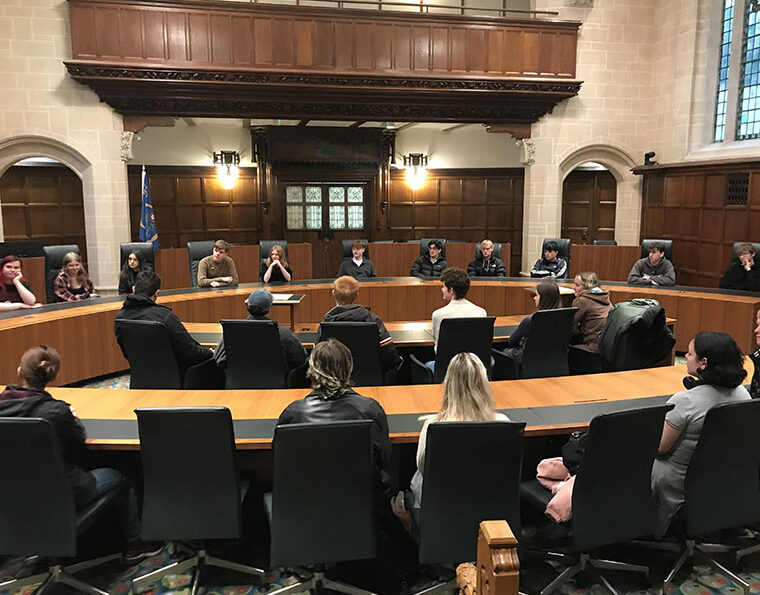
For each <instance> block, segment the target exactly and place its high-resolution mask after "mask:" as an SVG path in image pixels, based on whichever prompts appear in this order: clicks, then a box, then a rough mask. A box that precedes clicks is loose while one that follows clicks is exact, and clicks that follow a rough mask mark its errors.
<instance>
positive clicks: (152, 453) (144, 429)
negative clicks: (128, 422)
mask: <svg viewBox="0 0 760 595" xmlns="http://www.w3.org/2000/svg"><path fill="white" fill-rule="evenodd" d="M135 414H136V415H137V428H138V432H139V435H140V458H141V460H142V471H143V514H142V538H143V539H144V540H146V541H153V540H160V541H188V540H198V541H201V542H204V541H205V540H210V539H237V538H239V537H240V536H241V534H242V529H241V518H242V516H241V492H240V481H239V478H238V470H237V466H236V464H235V433H234V431H233V428H232V416H231V415H230V411H229V409H227V408H226V407H166V408H154V409H150V408H140V409H135ZM203 566H216V567H220V568H226V569H229V570H235V571H238V572H244V573H248V574H253V575H256V576H263V574H264V572H263V571H262V570H260V569H258V568H254V567H251V566H245V565H243V564H237V563H235V562H229V561H227V560H220V559H218V558H214V557H211V556H208V555H207V554H206V551H205V549H204V548H201V549H199V550H198V551H197V552H196V553H195V554H194V555H192V556H191V557H190V558H188V559H186V560H184V561H182V562H175V563H172V564H170V565H169V566H166V567H163V568H158V569H157V570H154V571H152V572H149V573H148V574H145V575H142V576H140V577H139V578H135V579H134V580H133V582H132V584H133V586H134V588H135V590H138V589H139V588H140V587H142V586H143V585H147V584H150V583H153V582H155V581H156V580H158V579H159V578H161V577H162V576H164V575H166V574H170V573H171V574H181V573H183V572H185V571H186V570H188V569H190V568H196V567H197V568H198V569H199V570H200V569H201V568H202V567H203ZM198 574H199V572H197V573H195V575H194V579H195V580H197V577H198ZM193 592H195V588H193Z"/></svg>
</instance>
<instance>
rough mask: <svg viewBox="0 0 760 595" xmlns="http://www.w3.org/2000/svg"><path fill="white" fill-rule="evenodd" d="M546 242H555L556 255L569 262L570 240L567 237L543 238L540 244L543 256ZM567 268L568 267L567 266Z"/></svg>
mask: <svg viewBox="0 0 760 595" xmlns="http://www.w3.org/2000/svg"><path fill="white" fill-rule="evenodd" d="M546 242H557V257H559V258H564V259H565V260H566V261H567V264H568V265H569V264H570V246H571V244H572V242H571V241H570V240H569V239H568V238H544V241H543V243H542V244H541V256H542V257H543V256H544V250H545V249H546ZM568 268H569V267H568Z"/></svg>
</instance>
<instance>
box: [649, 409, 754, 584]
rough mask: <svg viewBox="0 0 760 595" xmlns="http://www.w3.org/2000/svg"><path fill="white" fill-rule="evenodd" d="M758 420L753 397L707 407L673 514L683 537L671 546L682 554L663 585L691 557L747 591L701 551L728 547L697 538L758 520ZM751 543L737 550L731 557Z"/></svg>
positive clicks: (736, 579) (740, 553)
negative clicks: (679, 504)
mask: <svg viewBox="0 0 760 595" xmlns="http://www.w3.org/2000/svg"><path fill="white" fill-rule="evenodd" d="M758 424H760V401H758V400H751V401H742V402H739V403H724V404H720V405H716V406H714V407H713V408H712V409H710V410H709V411H708V412H707V415H706V416H705V421H704V425H703V426H702V433H701V434H700V436H699V442H698V443H697V447H696V448H695V449H694V454H693V455H692V457H691V462H690V463H689V469H688V471H687V473H686V491H685V495H686V500H685V502H684V504H683V507H682V508H681V510H680V511H679V513H678V516H676V518H675V520H674V525H676V526H678V527H681V525H682V526H683V530H684V531H685V534H686V538H685V540H684V543H683V544H682V545H681V546H676V548H675V549H681V550H682V554H681V556H680V558H679V559H678V561H677V562H676V564H675V566H673V568H672V570H671V571H670V572H669V573H668V576H667V577H666V578H665V581H664V582H663V589H666V588H668V586H669V585H670V584H671V583H672V581H673V578H674V577H675V575H676V573H677V572H678V571H679V570H680V568H681V567H682V566H683V564H684V563H685V562H686V560H688V559H689V558H692V557H694V558H697V559H699V560H700V561H702V562H703V563H706V564H708V565H710V566H711V567H712V568H713V569H715V570H716V571H717V572H719V573H721V574H723V575H724V576H727V577H729V578H730V579H731V580H732V581H733V582H734V583H735V584H736V585H737V586H739V587H740V588H741V589H744V592H745V593H749V584H748V583H747V582H746V581H745V580H744V579H742V578H741V577H739V576H737V575H736V573H734V572H732V571H731V570H729V569H728V568H726V567H724V566H723V565H722V564H720V563H718V562H717V561H716V560H714V559H713V558H712V557H710V556H708V555H707V553H708V552H714V551H726V550H730V549H731V548H729V547H725V546H724V547H721V546H712V544H705V543H700V542H699V538H700V537H701V536H705V535H707V534H710V533H715V532H717V531H720V530H722V529H731V528H734V527H742V526H746V525H751V524H753V523H756V522H758V521H760V498H759V497H758V494H760V477H759V476H758V468H760V438H758V434H757V428H758V427H760V426H759V425H758ZM754 549H755V548H748V549H747V550H739V551H738V552H737V560H738V559H740V558H741V557H742V556H743V555H744V554H746V553H749V552H750V551H752V550H754ZM665 592H667V591H665Z"/></svg>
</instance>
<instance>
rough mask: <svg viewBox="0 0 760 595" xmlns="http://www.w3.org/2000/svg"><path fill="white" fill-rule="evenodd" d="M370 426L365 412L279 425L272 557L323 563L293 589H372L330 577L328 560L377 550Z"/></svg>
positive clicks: (278, 562)
mask: <svg viewBox="0 0 760 595" xmlns="http://www.w3.org/2000/svg"><path fill="white" fill-rule="evenodd" d="M371 427H372V421H371V420H366V419H365V420H355V421H339V422H329V423H306V424H290V425H284V426H277V427H276V428H275V432H274V441H273V444H272V450H273V464H274V471H273V481H272V493H271V499H270V500H269V501H268V502H267V504H268V505H269V506H268V508H269V509H270V510H271V533H272V538H271V563H272V565H273V566H295V565H309V566H316V568H315V572H314V575H313V577H312V578H311V579H310V580H309V581H306V582H305V583H303V584H301V585H299V587H300V588H298V589H296V588H295V587H294V590H298V591H307V590H309V589H313V588H316V589H317V592H320V593H321V592H322V588H324V589H332V590H335V591H341V592H344V593H352V594H355V595H362V594H367V595H371V594H369V593H368V592H367V591H364V590H362V589H358V588H356V587H351V586H349V585H344V584H342V583H337V582H335V581H331V580H329V579H325V577H324V564H326V563H328V562H340V561H344V560H359V559H364V558H372V557H374V555H375V535H374V519H373V491H372V482H373V463H372V438H371ZM305 494H308V497H304V495H305ZM268 496H269V495H268Z"/></svg>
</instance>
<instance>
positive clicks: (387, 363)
mask: <svg viewBox="0 0 760 595" xmlns="http://www.w3.org/2000/svg"><path fill="white" fill-rule="evenodd" d="M332 294H333V297H334V298H335V307H334V308H333V309H332V310H330V311H329V312H328V313H327V314H325V318H324V321H325V322H374V323H375V324H376V325H377V330H378V333H379V335H380V360H381V361H382V362H383V368H384V369H385V370H386V371H388V370H390V369H391V368H394V367H395V366H396V365H397V364H398V363H399V355H398V353H396V345H395V344H394V343H393V339H391V336H390V333H388V330H387V329H386V328H385V325H384V324H383V321H382V320H380V317H379V316H378V315H377V314H373V313H372V312H370V311H369V309H368V308H365V307H364V306H360V305H359V304H354V300H356V296H358V295H359V282H358V281H357V280H356V279H354V278H353V277H349V276H348V275H343V276H342V277H338V278H337V279H336V280H335V281H334V282H333V288H332ZM320 332H321V329H320ZM320 339H321V337H320ZM320 339H318V340H320Z"/></svg>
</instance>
